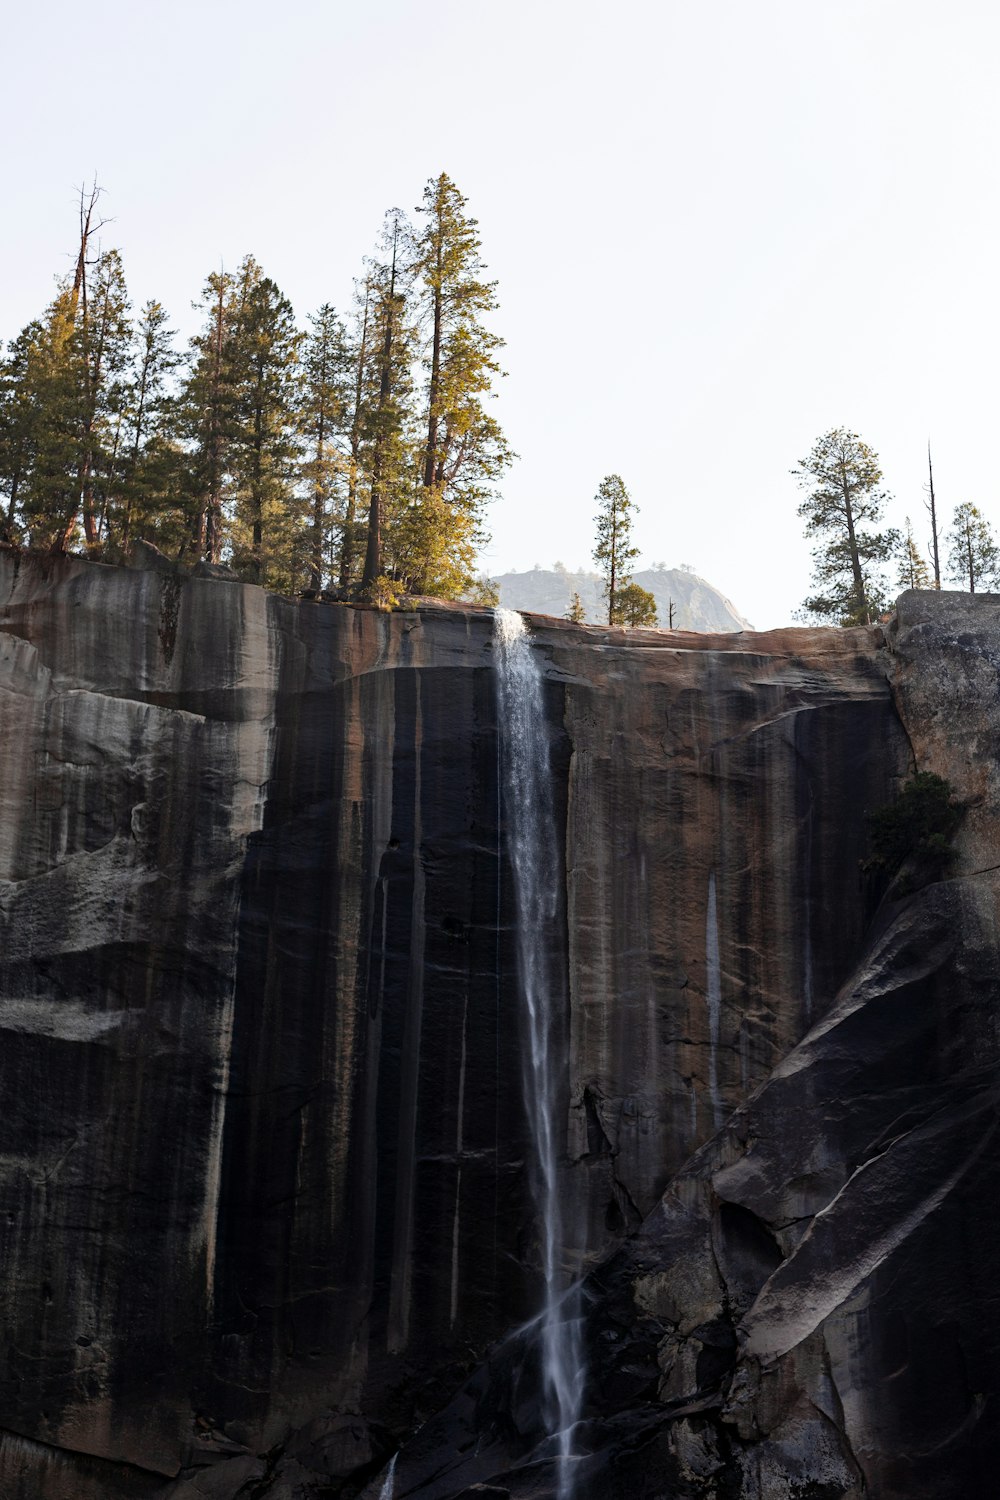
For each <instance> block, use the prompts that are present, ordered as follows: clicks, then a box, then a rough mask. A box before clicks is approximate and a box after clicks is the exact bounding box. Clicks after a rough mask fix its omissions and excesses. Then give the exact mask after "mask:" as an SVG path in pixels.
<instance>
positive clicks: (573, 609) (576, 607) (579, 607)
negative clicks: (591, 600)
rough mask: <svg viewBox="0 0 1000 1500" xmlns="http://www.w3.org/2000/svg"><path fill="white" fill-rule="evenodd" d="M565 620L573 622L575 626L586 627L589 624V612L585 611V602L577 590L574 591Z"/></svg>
mask: <svg viewBox="0 0 1000 1500" xmlns="http://www.w3.org/2000/svg"><path fill="white" fill-rule="evenodd" d="M563 619H565V620H572V621H573V623H574V625H585V624H586V622H587V611H586V610H585V609H584V607H583V600H582V599H581V598H580V595H579V594H578V592H577V591H576V589H574V590H573V593H572V596H571V598H570V601H569V604H568V606H567V609H566V613H565V615H564V616H563Z"/></svg>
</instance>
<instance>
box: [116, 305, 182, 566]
mask: <svg viewBox="0 0 1000 1500" xmlns="http://www.w3.org/2000/svg"><path fill="white" fill-rule="evenodd" d="M173 339H174V335H173V332H172V330H171V329H170V328H169V327H168V326H167V314H166V312H165V310H164V308H163V307H162V305H161V304H160V303H159V302H156V301H154V300H150V301H149V302H147V303H146V304H145V306H144V307H143V309H142V311H141V313H140V315H139V320H138V324H137V326H136V329H135V339H134V347H133V362H132V370H131V377H130V379H129V382H128V385H127V387H126V392H125V401H124V419H125V420H124V436H123V443H122V453H121V458H120V462H119V473H120V477H119V482H118V487H117V506H116V508H115V509H114V511H113V513H112V515H111V517H110V521H109V527H108V535H109V541H110V544H111V546H112V548H116V549H118V550H119V551H120V552H121V554H122V555H127V553H128V549H129V547H130V545H131V543H132V540H133V538H135V537H144V538H146V539H147V540H149V541H153V542H155V543H156V544H157V545H158V546H160V547H162V548H164V549H165V550H171V551H173V550H177V549H179V548H180V547H181V546H182V545H183V543H184V532H185V526H184V521H185V509H184V492H185V484H186V478H187V476H186V473H185V458H184V455H183V453H182V451H181V449H180V447H179V445H178V443H177V442H176V439H175V436H174V428H175V425H176V403H175V400H174V397H173V389H172V387H173V380H174V376H175V373H176V371H177V368H178V366H179V364H180V362H181V359H180V355H179V354H178V353H177V352H176V350H175V349H174V344H173Z"/></svg>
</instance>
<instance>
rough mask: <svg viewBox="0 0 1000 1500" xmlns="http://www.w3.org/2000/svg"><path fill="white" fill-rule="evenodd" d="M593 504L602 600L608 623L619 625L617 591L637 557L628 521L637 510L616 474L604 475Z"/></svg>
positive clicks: (625, 581) (620, 621) (636, 548)
mask: <svg viewBox="0 0 1000 1500" xmlns="http://www.w3.org/2000/svg"><path fill="white" fill-rule="evenodd" d="M594 498H595V499H596V501H597V506H598V510H597V515H596V516H595V518H594V520H595V524H596V526H597V543H596V545H595V547H594V553H593V556H594V561H595V562H596V563H597V565H598V567H599V568H600V569H601V571H602V572H603V574H604V597H605V598H606V599H607V601H608V624H609V625H620V624H622V623H623V622H622V620H621V618H620V611H619V602H618V596H619V591H620V590H621V589H623V588H624V587H625V585H626V584H627V583H629V581H630V573H631V569H630V567H629V564H630V563H631V562H632V559H633V558H636V557H638V556H639V549H638V547H634V546H633V545H632V518H633V515H634V514H635V512H636V511H637V509H638V507H637V506H636V505H634V504H633V502H632V499H631V497H630V495H629V492H628V490H627V489H626V488H625V483H624V481H623V479H622V478H621V475H619V474H608V475H607V476H606V477H605V478H604V479H602V480H601V485H600V488H599V489H598V491H597V494H596V496H595V497H594Z"/></svg>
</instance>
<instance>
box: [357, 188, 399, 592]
mask: <svg viewBox="0 0 1000 1500" xmlns="http://www.w3.org/2000/svg"><path fill="white" fill-rule="evenodd" d="M382 250H383V253H384V256H385V259H384V260H382V261H376V262H374V263H373V265H372V268H371V272H370V281H371V313H370V317H371V339H370V346H371V364H370V366H369V371H368V381H367V383H366V384H367V398H366V400H365V404H364V417H363V426H364V446H365V448H366V449H367V453H368V455H369V471H368V540H367V547H366V550H365V566H364V572H363V574H362V578H361V586H362V588H363V589H364V590H366V591H368V592H369V593H370V592H371V591H372V590H373V589H374V588H375V585H376V583H377V581H378V579H379V578H380V577H382V576H383V574H384V572H385V568H386V559H385V558H384V557H383V546H384V542H385V537H384V535H383V529H384V527H385V526H386V524H387V522H391V521H394V520H396V519H397V518H398V516H399V514H400V513H401V511H402V510H403V508H404V507H405V506H406V505H408V504H409V501H410V499H411V493H410V486H409V453H410V445H409V443H408V437H409V434H408V431H407V428H408V420H409V417H410V393H411V382H410V354H411V348H412V330H411V329H410V326H409V322H408V318H407V312H408V300H407V299H408V293H409V287H410V280H411V269H410V267H411V263H412V255H411V252H412V234H411V230H410V226H409V224H408V223H407V221H406V219H405V217H404V215H403V214H402V213H401V212H400V211H399V209H392V210H391V212H390V213H389V214H387V215H386V225H385V229H384V231H383V235H382Z"/></svg>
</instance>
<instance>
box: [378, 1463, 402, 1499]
mask: <svg viewBox="0 0 1000 1500" xmlns="http://www.w3.org/2000/svg"><path fill="white" fill-rule="evenodd" d="M398 1457H399V1454H398V1453H394V1454H393V1455H392V1457H391V1458H390V1460H389V1467H388V1468H387V1469H386V1471H385V1478H384V1479H383V1481H382V1488H381V1489H380V1490H379V1492H378V1500H392V1492H393V1489H394V1488H395V1479H394V1476H395V1473H396V1459H397V1458H398Z"/></svg>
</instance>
